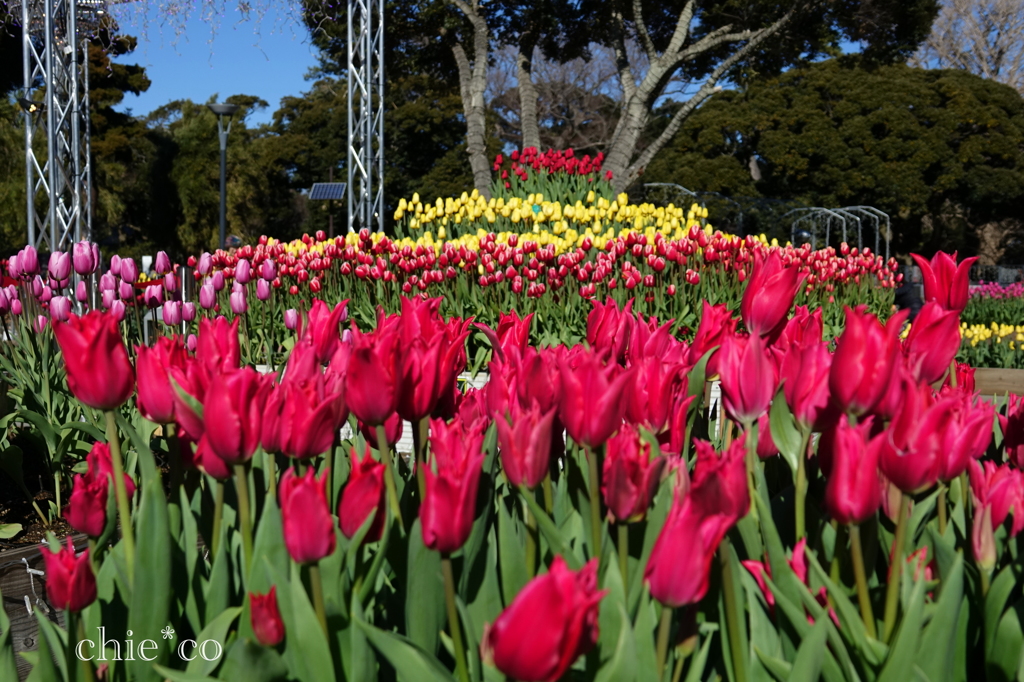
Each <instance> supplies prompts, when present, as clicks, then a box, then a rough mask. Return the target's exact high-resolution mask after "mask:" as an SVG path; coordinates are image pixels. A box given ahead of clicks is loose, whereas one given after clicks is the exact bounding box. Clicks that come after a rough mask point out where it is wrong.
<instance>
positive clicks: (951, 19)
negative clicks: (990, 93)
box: [910, 0, 1024, 93]
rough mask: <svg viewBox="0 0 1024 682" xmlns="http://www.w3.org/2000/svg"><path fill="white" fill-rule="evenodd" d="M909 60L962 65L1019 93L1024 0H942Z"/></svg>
mask: <svg viewBox="0 0 1024 682" xmlns="http://www.w3.org/2000/svg"><path fill="white" fill-rule="evenodd" d="M910 64H911V65H912V66H920V67H925V68H940V69H964V70H966V71H970V72H971V73H974V74H977V75H979V76H983V77H985V78H990V79H992V80H995V81H999V82H1000V83H1005V84H1006V85H1009V86H1010V87H1012V88H1016V89H1017V91H1018V92H1021V93H1024V2H1021V0H944V1H943V4H942V9H941V10H940V12H939V16H938V18H937V19H936V20H935V23H934V24H933V25H932V32H931V35H930V36H928V39H927V40H926V41H925V43H924V45H922V46H921V49H920V50H918V52H917V54H915V55H914V57H913V58H912V59H911V60H910Z"/></svg>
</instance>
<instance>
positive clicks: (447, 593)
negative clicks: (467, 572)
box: [441, 554, 469, 682]
mask: <svg viewBox="0 0 1024 682" xmlns="http://www.w3.org/2000/svg"><path fill="white" fill-rule="evenodd" d="M441 572H442V573H443V574H444V605H445V608H446V609H447V611H448V628H449V629H450V630H451V635H452V645H453V646H454V647H455V670H456V671H457V672H458V675H459V682H469V670H468V669H467V668H466V648H465V646H463V644H462V628H461V627H460V626H459V612H458V610H457V609H456V608H455V577H454V576H453V575H452V560H451V557H449V556H448V555H447V554H442V555H441Z"/></svg>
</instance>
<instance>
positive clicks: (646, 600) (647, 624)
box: [633, 589, 658, 681]
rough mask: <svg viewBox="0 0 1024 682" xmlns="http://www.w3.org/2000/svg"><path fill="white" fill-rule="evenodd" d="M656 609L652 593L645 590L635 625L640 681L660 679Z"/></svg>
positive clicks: (637, 666) (635, 645)
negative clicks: (656, 642) (656, 644)
mask: <svg viewBox="0 0 1024 682" xmlns="http://www.w3.org/2000/svg"><path fill="white" fill-rule="evenodd" d="M656 609H657V605H656V604H655V603H654V602H653V601H652V600H651V593H650V592H649V591H648V590H647V589H644V591H643V594H642V595H641V597H640V604H639V606H638V607H637V611H636V619H635V622H634V624H633V632H634V633H635V635H634V647H635V649H636V670H637V679H638V680H645V681H646V680H657V679H658V653H657V651H656V650H655V648H654V640H655V637H656V634H655V629H656V628H657V627H658V619H657V615H656Z"/></svg>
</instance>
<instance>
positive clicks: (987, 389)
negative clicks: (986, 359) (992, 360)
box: [974, 367, 1024, 397]
mask: <svg viewBox="0 0 1024 682" xmlns="http://www.w3.org/2000/svg"><path fill="white" fill-rule="evenodd" d="M974 385H975V388H976V389H977V390H978V392H979V393H981V394H982V395H983V396H993V395H994V396H999V397H1002V396H1003V395H1005V394H1007V393H1016V394H1017V395H1024V369H1000V368H995V367H979V368H978V369H976V370H975V371H974Z"/></svg>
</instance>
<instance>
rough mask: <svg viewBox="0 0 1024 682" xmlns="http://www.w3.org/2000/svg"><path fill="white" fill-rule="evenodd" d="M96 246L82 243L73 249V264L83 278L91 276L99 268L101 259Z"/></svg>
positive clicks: (85, 242)
mask: <svg viewBox="0 0 1024 682" xmlns="http://www.w3.org/2000/svg"><path fill="white" fill-rule="evenodd" d="M98 248H99V247H97V246H96V245H95V244H92V243H90V242H87V241H81V242H78V243H77V244H75V245H74V246H73V247H71V264H72V266H73V267H74V268H75V272H77V273H78V274H79V275H81V276H83V277H84V276H86V275H91V274H92V273H94V272H96V268H98V267H99V264H100V259H99V252H98Z"/></svg>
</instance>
